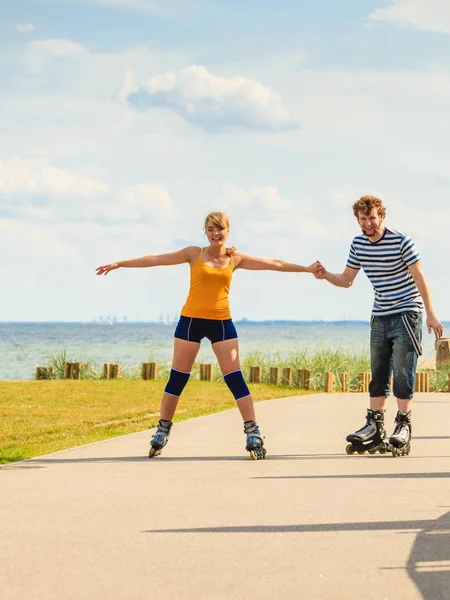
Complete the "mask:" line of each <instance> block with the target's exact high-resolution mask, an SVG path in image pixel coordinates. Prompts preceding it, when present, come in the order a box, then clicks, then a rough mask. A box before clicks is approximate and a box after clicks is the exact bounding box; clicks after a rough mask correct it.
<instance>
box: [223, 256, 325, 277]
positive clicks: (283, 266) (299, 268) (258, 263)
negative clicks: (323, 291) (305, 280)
mask: <svg viewBox="0 0 450 600" xmlns="http://www.w3.org/2000/svg"><path fill="white" fill-rule="evenodd" d="M233 262H234V265H235V266H234V268H235V269H247V270H248V271H282V272H285V273H316V271H318V270H319V269H320V268H321V267H322V265H321V264H320V262H319V261H316V262H314V263H312V264H311V265H309V266H308V267H305V266H303V265H298V264H296V263H290V262H286V261H285V260H281V259H279V258H258V257H256V256H248V255H247V254H241V253H240V252H236V253H235V254H233Z"/></svg>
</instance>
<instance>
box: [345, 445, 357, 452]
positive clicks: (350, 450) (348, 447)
mask: <svg viewBox="0 0 450 600" xmlns="http://www.w3.org/2000/svg"><path fill="white" fill-rule="evenodd" d="M345 451H346V452H347V454H354V453H355V448H354V447H353V445H352V444H348V445H347V446H346V447H345Z"/></svg>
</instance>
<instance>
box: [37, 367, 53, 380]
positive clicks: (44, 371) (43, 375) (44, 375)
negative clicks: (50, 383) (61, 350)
mask: <svg viewBox="0 0 450 600" xmlns="http://www.w3.org/2000/svg"><path fill="white" fill-rule="evenodd" d="M51 372H52V368H51V367H36V379H50V375H51Z"/></svg>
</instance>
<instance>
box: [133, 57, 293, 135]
mask: <svg viewBox="0 0 450 600" xmlns="http://www.w3.org/2000/svg"><path fill="white" fill-rule="evenodd" d="M127 100H128V102H129V104H130V105H131V106H133V107H135V108H139V109H142V110H147V109H150V108H155V107H156V108H169V109H172V110H174V111H175V112H177V113H178V114H179V115H181V116H182V117H183V118H184V119H185V120H186V121H188V122H190V123H192V124H194V125H198V126H199V127H202V128H203V129H205V130H209V131H214V130H219V129H235V128H246V129H262V130H277V129H292V128H296V127H297V124H296V123H295V121H294V120H293V118H292V117H291V115H290V114H289V113H288V111H287V110H286V109H285V108H284V106H283V104H282V101H281V98H280V97H279V96H278V94H276V93H274V92H273V91H272V90H270V89H269V88H267V87H265V86H263V85H262V84H261V83H259V82H258V81H254V80H252V79H248V78H246V77H219V76H217V75H213V74H212V73H210V72H209V71H208V70H207V69H206V68H205V67H204V66H201V65H191V66H189V67H186V68H185V69H181V70H180V71H178V72H177V73H174V72H168V73H165V74H163V75H159V76H156V77H151V78H150V79H148V80H147V81H146V82H145V83H143V84H141V85H140V86H138V87H137V88H135V89H134V90H133V91H132V92H130V93H129V94H128V96H127Z"/></svg>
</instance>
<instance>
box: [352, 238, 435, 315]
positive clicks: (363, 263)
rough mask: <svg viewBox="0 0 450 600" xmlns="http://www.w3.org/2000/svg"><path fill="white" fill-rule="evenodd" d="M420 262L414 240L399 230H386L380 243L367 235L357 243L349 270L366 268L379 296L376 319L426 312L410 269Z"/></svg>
mask: <svg viewBox="0 0 450 600" xmlns="http://www.w3.org/2000/svg"><path fill="white" fill-rule="evenodd" d="M418 260H420V254H419V252H418V251H417V248H416V245H415V243H414V242H413V240H412V239H411V238H410V237H409V236H408V235H406V233H403V232H402V231H398V230H396V229H388V228H387V227H386V228H385V231H384V234H383V237H382V238H381V239H379V240H378V241H377V242H371V241H369V239H368V238H367V237H366V236H365V235H358V236H357V237H355V238H354V239H353V242H352V245H351V247H350V254H349V257H348V260H347V266H348V267H350V268H352V269H360V268H362V269H363V271H364V272H365V274H366V275H367V277H368V278H369V280H370V283H371V284H372V286H373V290H374V292H375V298H374V303H373V310H372V315H373V316H380V315H393V314H396V313H401V312H406V311H410V312H422V311H423V301H422V297H421V295H420V294H419V290H418V289H417V287H416V284H415V283H414V279H413V278H412V276H411V273H410V272H409V269H408V266H409V265H412V264H414V263H415V262H417V261H418Z"/></svg>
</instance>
